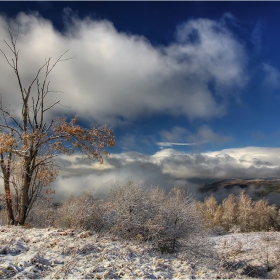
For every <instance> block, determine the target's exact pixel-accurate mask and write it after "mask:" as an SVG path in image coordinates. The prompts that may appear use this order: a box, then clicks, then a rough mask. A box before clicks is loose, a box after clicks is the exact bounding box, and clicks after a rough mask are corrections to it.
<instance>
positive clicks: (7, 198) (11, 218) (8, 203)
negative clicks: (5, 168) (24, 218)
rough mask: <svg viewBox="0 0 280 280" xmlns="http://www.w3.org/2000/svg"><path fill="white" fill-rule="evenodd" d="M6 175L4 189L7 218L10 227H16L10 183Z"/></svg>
mask: <svg viewBox="0 0 280 280" xmlns="http://www.w3.org/2000/svg"><path fill="white" fill-rule="evenodd" d="M5 175H6V174H5ZM5 175H4V189H5V202H6V218H7V223H8V225H14V224H15V217H14V213H13V207H12V196H11V191H10V182H9V178H6V177H7V176H5Z"/></svg>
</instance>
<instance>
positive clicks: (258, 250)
mask: <svg viewBox="0 0 280 280" xmlns="http://www.w3.org/2000/svg"><path fill="white" fill-rule="evenodd" d="M210 241H211V242H213V246H214V247H213V248H214V250H217V252H218V253H219V256H220V259H221V261H218V262H216V265H215V266H213V263H212V265H211V262H206V263H203V262H197V261H196V260H189V259H187V258H186V257H185V256H184V255H183V254H177V255H175V254H173V255H172V254H164V255H163V254H161V253H159V252H155V251H153V250H152V249H151V247H150V246H149V245H147V244H140V243H133V242H127V241H122V240H119V239H117V238H113V237H109V236H107V237H104V236H98V235H97V234H94V233H90V232H81V231H80V232H78V231H73V230H66V231H65V230H59V229H54V228H49V229H25V228H22V227H13V226H11V227H8V226H0V278H2V279H3V278H10V277H12V278H32V279H34V278H72V279H81V278H97V279H102V278H131V279H135V278H145V279H147V278H148V279H171V278H183V279H194V278H207V279H214V278H215V279H216V278H248V277H255V278H266V277H273V276H274V278H275V277H276V276H277V274H276V271H277V269H278V271H279V268H277V264H278V266H279V262H280V233H279V232H276V233H275V232H271V233H250V234H241V233H235V234H228V235H222V236H215V237H210ZM268 270H270V272H267V271H268ZM262 273H263V274H262ZM275 275H276V276H275ZM277 278H280V274H278V277H277Z"/></svg>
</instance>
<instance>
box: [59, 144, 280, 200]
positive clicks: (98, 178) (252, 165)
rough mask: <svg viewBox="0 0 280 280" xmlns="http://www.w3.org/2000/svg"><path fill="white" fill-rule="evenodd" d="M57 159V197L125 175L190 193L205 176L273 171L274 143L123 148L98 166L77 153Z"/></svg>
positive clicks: (102, 186) (278, 164)
mask: <svg viewBox="0 0 280 280" xmlns="http://www.w3.org/2000/svg"><path fill="white" fill-rule="evenodd" d="M57 163H58V164H59V165H61V166H62V167H61V171H62V173H61V176H59V178H58V181H57V182H56V183H55V188H56V190H57V191H56V193H57V195H58V196H59V197H65V196H67V195H68V194H69V193H73V194H78V193H80V192H81V191H91V190H94V193H95V194H96V195H99V196H102V195H106V194H107V193H108V192H109V190H110V189H112V188H113V187H114V186H115V185H116V183H117V182H120V183H125V182H126V181H128V180H136V181H141V182H142V183H143V184H144V185H146V186H151V185H153V186H157V185H159V186H161V187H162V188H164V189H166V190H170V189H171V188H172V187H174V186H175V185H180V186H181V187H184V188H186V189H188V188H189V189H190V191H191V192H192V193H193V194H195V193H196V191H197V189H198V187H200V186H201V184H202V183H203V182H207V181H209V180H221V179H228V178H243V179H246V178H268V177H279V173H280V148H263V147H244V148H233V149H224V150H220V151H214V152H207V153H202V154H186V153H183V152H179V151H176V150H174V149H171V148H168V149H162V150H161V151H158V152H156V153H155V154H154V155H152V156H148V155H144V154H141V153H136V152H128V153H121V154H111V156H110V157H109V158H107V159H106V160H105V162H104V165H103V166H104V168H103V167H102V165H101V166H100V165H99V166H98V165H97V164H92V163H90V162H84V161H82V159H81V157H80V156H71V157H69V158H68V157H66V156H63V157H60V158H58V159H57ZM194 181H195V182H196V183H193V182H194Z"/></svg>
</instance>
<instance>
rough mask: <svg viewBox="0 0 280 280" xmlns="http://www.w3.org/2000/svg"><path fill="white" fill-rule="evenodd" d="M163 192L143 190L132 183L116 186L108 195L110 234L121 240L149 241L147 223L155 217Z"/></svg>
mask: <svg viewBox="0 0 280 280" xmlns="http://www.w3.org/2000/svg"><path fill="white" fill-rule="evenodd" d="M163 196H164V193H163V191H161V190H159V189H153V190H148V189H144V188H143V187H142V186H141V185H140V184H139V183H135V182H132V181H129V182H127V183H126V184H125V185H123V186H120V185H118V186H117V187H116V188H114V189H113V190H112V191H111V192H110V194H109V198H108V201H109V204H110V207H111V217H112V221H111V223H112V225H111V232H112V233H113V234H117V235H120V236H121V237H123V238H127V239H133V238H137V236H138V239H139V236H140V235H141V236H142V239H143V240H145V241H147V240H148V239H149V229H148V227H147V222H148V221H149V220H150V219H151V218H152V217H154V216H156V215H157V212H158V209H159V204H160V201H161V198H162V197H163Z"/></svg>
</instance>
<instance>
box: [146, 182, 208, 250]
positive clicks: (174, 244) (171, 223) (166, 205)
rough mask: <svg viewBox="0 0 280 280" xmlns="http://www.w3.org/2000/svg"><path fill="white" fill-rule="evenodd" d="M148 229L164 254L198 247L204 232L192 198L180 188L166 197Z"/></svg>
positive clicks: (155, 243)
mask: <svg viewBox="0 0 280 280" xmlns="http://www.w3.org/2000/svg"><path fill="white" fill-rule="evenodd" d="M148 228H149V233H150V236H151V237H152V241H153V243H154V245H155V246H156V247H157V248H158V249H159V250H160V251H161V252H162V253H164V252H167V253H171V252H175V251H177V250H178V249H180V248H183V247H184V248H185V249H186V248H188V249H191V248H192V247H193V245H194V244H196V245H195V246H197V245H198V244H197V240H198V237H201V236H202V232H203V226H202V222H201V220H200V217H199V216H198V214H197V212H196V209H195V205H194V202H193V200H192V198H191V197H190V196H188V195H187V194H186V193H185V192H184V191H183V190H182V189H180V188H173V189H172V190H171V191H170V193H169V194H168V195H166V196H165V198H164V200H163V202H162V203H161V205H160V207H159V209H158V213H157V215H156V216H155V217H154V218H153V219H151V220H150V221H149V223H148Z"/></svg>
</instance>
